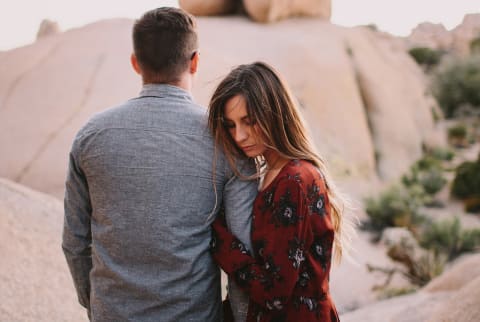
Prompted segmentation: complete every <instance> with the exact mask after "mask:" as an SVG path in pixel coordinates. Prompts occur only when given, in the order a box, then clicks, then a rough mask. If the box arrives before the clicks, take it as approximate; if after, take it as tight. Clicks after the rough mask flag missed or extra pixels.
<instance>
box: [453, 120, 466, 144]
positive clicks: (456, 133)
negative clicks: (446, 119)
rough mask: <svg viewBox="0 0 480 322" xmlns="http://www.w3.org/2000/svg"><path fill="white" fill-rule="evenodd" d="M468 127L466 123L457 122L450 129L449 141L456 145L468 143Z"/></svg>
mask: <svg viewBox="0 0 480 322" xmlns="http://www.w3.org/2000/svg"><path fill="white" fill-rule="evenodd" d="M467 137H468V128H467V126H466V125H465V124H457V125H454V126H452V127H450V128H449V129H448V142H450V144H451V145H453V146H456V147H465V146H467V145H468V140H467Z"/></svg>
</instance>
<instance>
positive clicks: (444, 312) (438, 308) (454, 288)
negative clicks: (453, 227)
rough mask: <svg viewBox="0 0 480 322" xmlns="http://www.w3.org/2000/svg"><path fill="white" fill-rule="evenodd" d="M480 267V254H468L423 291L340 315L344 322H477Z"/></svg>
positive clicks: (479, 302)
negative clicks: (479, 268)
mask: <svg viewBox="0 0 480 322" xmlns="http://www.w3.org/2000/svg"><path fill="white" fill-rule="evenodd" d="M479 266H480V254H472V255H465V256H464V258H460V259H459V260H457V261H456V262H454V263H453V264H452V265H451V267H450V269H448V270H447V271H446V272H444V273H443V274H442V275H440V276H439V277H437V278H436V279H434V280H432V281H431V282H430V284H428V285H427V286H425V287H424V288H423V289H421V290H420V291H418V292H416V293H414V294H410V295H404V296H399V297H395V298H392V299H388V300H384V301H380V302H377V303H374V304H372V305H369V306H366V307H363V308H361V309H359V310H356V311H352V312H348V313H346V314H343V315H342V316H340V318H341V321H342V322H353V321H369V322H399V321H402V322H425V321H426V322H439V321H445V322H449V321H465V322H467V321H472V322H473V321H477V319H478V317H479V316H480V272H479V270H478V267H479ZM465 273H466V274H467V276H466V277H465V276H463V275H464V274H465ZM456 281H459V283H458V284H456V283H455V282H456Z"/></svg>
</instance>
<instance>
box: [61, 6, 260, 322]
mask: <svg viewBox="0 0 480 322" xmlns="http://www.w3.org/2000/svg"><path fill="white" fill-rule="evenodd" d="M133 43H134V53H133V54H132V57H131V63H132V66H133V68H134V69H135V71H136V72H138V73H139V74H140V75H141V77H142V79H143V84H144V85H143V89H142V91H141V93H140V96H139V97H137V98H135V99H132V100H129V101H127V102H126V103H124V104H123V105H120V106H118V107H115V108H112V109H109V110H107V111H105V112H102V113H100V114H97V115H95V116H94V117H93V118H92V119H91V120H90V121H89V122H88V123H87V124H86V125H85V126H84V127H83V128H82V129H81V130H80V131H79V133H78V134H77V136H76V138H75V140H74V142H73V146H72V150H71V153H70V163H69V171H68V177H67V181H66V192H65V224H64V232H63V245H62V246H63V250H64V253H65V256H66V258H67V262H68V264H69V268H70V271H71V273H72V276H73V280H74V283H75V287H76V289H77V293H78V297H79V301H80V303H81V304H82V305H83V306H85V307H86V308H87V310H88V314H89V316H90V318H91V320H92V321H102V322H103V321H115V322H120V321H162V322H163V321H175V322H178V321H219V320H220V319H221V298H220V296H221V295H220V278H219V276H220V273H219V269H218V268H217V267H216V266H215V264H214V263H213V262H212V259H211V257H210V254H209V242H210V237H211V230H210V224H211V223H212V221H213V220H214V219H215V216H216V214H217V213H218V211H219V208H220V205H221V204H222V203H223V204H224V206H225V211H226V215H227V217H228V218H230V220H231V221H236V222H234V223H233V224H234V225H236V226H237V231H238V232H239V233H240V234H241V231H242V230H243V231H244V235H248V231H249V228H250V226H249V225H250V221H249V220H250V219H249V216H250V211H251V205H252V202H253V199H254V197H255V195H256V190H257V189H256V184H255V183H254V182H252V181H243V180H240V179H238V178H236V177H234V176H233V174H232V171H231V170H230V169H229V167H228V162H226V160H225V157H224V156H223V154H222V153H221V152H220V151H217V152H215V151H214V147H213V140H212V138H211V136H210V134H209V133H208V129H207V127H206V115H205V114H206V113H205V109H203V108H201V107H199V106H198V105H196V104H195V103H194V102H193V101H192V98H191V96H190V91H191V88H192V83H193V78H194V75H195V73H196V71H197V66H198V59H199V53H198V43H197V34H196V31H195V23H194V20H193V18H192V17H191V16H190V15H188V14H187V13H185V12H184V11H182V10H181V9H175V8H159V9H156V10H152V11H149V12H147V13H146V14H145V15H144V16H143V17H142V18H141V19H139V20H138V21H136V23H135V25H134V27H133ZM214 160H215V162H214Z"/></svg>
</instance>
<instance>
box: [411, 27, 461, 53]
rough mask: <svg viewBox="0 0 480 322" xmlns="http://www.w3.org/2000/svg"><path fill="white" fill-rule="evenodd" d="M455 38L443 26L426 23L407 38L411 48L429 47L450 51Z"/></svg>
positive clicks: (416, 28)
mask: <svg viewBox="0 0 480 322" xmlns="http://www.w3.org/2000/svg"><path fill="white" fill-rule="evenodd" d="M452 42H453V36H452V34H451V33H450V32H449V31H448V30H447V29H446V28H445V26H444V25H442V24H435V23H430V22H424V23H421V24H419V25H418V26H417V27H415V28H414V29H413V30H412V32H411V33H410V35H409V36H408V38H407V43H408V46H409V47H410V48H413V47H428V48H432V49H443V50H448V49H450V47H451V46H452Z"/></svg>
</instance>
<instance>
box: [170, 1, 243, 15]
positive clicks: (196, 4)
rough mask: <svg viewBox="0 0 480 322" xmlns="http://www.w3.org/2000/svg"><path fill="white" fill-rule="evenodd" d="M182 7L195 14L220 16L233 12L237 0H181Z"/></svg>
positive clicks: (179, 2)
mask: <svg viewBox="0 0 480 322" xmlns="http://www.w3.org/2000/svg"><path fill="white" fill-rule="evenodd" d="M178 4H179V5H180V7H181V8H182V9H183V10H185V11H188V12H189V13H191V14H193V15H195V16H220V15H226V14H230V13H232V12H233V11H234V10H235V9H236V8H237V6H238V1H237V0H211V1H205V0H179V1H178Z"/></svg>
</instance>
